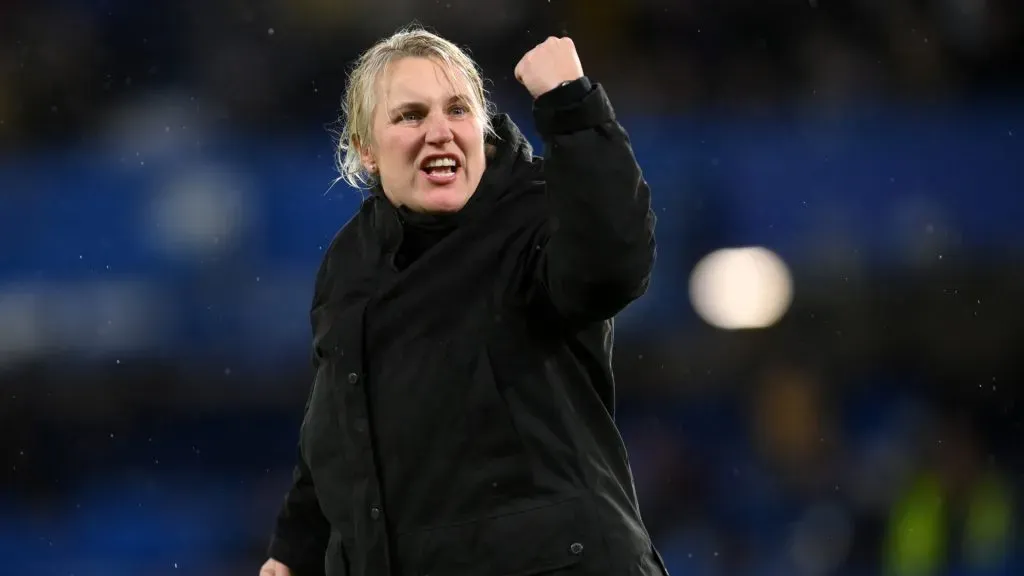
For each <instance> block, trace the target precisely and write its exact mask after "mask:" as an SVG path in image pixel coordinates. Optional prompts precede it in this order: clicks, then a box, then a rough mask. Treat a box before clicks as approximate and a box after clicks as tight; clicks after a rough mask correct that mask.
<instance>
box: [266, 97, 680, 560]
mask: <svg viewBox="0 0 1024 576" xmlns="http://www.w3.org/2000/svg"><path fill="white" fill-rule="evenodd" d="M534 121H535V123H536V127H537V130H538V132H539V134H540V135H541V136H542V138H543V140H544V148H545V150H544V158H543V159H541V158H539V157H535V156H533V151H532V150H531V148H530V145H529V143H528V142H527V141H526V139H525V138H524V137H523V136H522V134H521V133H520V131H519V129H518V128H517V127H516V126H515V125H514V124H513V123H512V121H511V120H510V119H509V118H508V117H507V116H505V115H497V116H495V117H494V118H493V124H494V128H495V131H496V133H497V137H489V138H488V140H487V144H488V146H487V147H488V164H487V169H486V170H485V172H484V175H483V177H482V180H481V182H480V185H479V187H478V188H477V190H476V192H475V193H474V195H473V196H472V197H471V198H470V200H469V202H468V203H467V204H466V206H465V207H464V208H463V209H462V210H461V211H459V212H458V213H455V214H449V215H443V216H437V215H434V216H431V215H424V214H414V213H411V212H409V211H407V210H404V209H400V208H395V207H394V206H393V205H392V204H391V203H390V202H389V201H388V200H387V199H386V198H385V197H384V196H383V194H381V193H380V191H379V190H378V191H376V193H375V194H373V195H372V196H371V197H369V198H367V200H366V201H364V202H363V204H362V206H361V207H360V210H359V212H358V213H357V214H356V215H355V216H354V217H353V218H352V219H351V220H350V221H349V222H348V223H347V224H346V225H345V226H344V227H343V228H342V229H341V231H340V232H339V233H338V234H337V235H336V237H335V239H334V240H333V242H332V244H331V246H330V247H329V249H328V250H327V253H326V255H325V257H324V259H323V263H322V265H321V267H320V270H319V272H318V274H317V278H316V286H315V295H314V301H313V306H312V311H311V321H312V326H313V337H314V338H313V357H314V365H315V367H316V376H315V379H314V383H313V386H312V390H311V392H310V395H309V400H308V402H307V405H306V410H305V414H304V418H303V421H302V426H301V433H300V442H299V447H300V450H299V456H300V457H299V463H298V465H297V467H296V469H295V474H294V484H293V486H292V487H291V489H290V491H289V492H288V494H287V497H286V498H285V502H284V504H283V506H282V508H281V512H280V514H279V516H278V519H277V523H276V527H275V531H274V534H273V538H272V539H271V544H270V550H269V553H270V556H271V557H273V558H275V559H277V560H278V561H281V562H283V563H284V564H286V565H288V566H289V567H290V568H291V569H292V571H293V572H294V573H295V574H297V576H305V575H307V574H309V575H313V574H327V575H328V576H345V575H357V576H391V575H394V576H406V575H409V576H412V575H428V574H429V575H435V576H456V575H457V576H473V575H480V576H485V575H486V576H512V575H517V576H525V575H532V574H556V573H557V574H562V573H564V574H581V575H588V574H593V575H597V574H615V575H643V576H653V575H656V574H664V567H663V564H662V562H661V559H660V557H659V556H658V553H657V552H656V551H655V549H654V547H653V546H652V544H651V541H650V538H649V536H648V534H647V531H646V530H645V528H644V525H643V522H642V520H641V517H640V513H639V511H638V505H637V501H636V495H635V493H634V488H633V479H632V475H631V472H630V468H629V463H628V459H627V456H626V450H625V447H624V445H623V442H622V439H621V437H620V435H619V432H618V430H617V428H616V426H615V422H614V414H615V383H614V378H613V374H612V368H611V353H612V339H613V324H612V318H613V317H614V316H615V315H616V314H617V313H618V312H619V311H621V310H622V309H623V308H624V307H626V306H627V305H628V304H629V303H630V302H632V301H633V300H635V299H636V298H638V297H639V296H641V295H642V294H643V293H644V292H645V290H646V288H647V284H648V279H649V277H650V273H651V269H652V267H653V264H654V258H655V241H654V215H653V213H652V212H651V207H650V192H649V189H648V186H647V184H646V182H645V181H644V179H643V177H642V174H641V171H640V168H639V167H638V166H637V163H636V160H635V158H634V156H633V153H632V150H631V147H630V145H629V141H628V138H627V135H626V133H625V131H624V130H623V128H622V127H621V126H620V125H619V124H618V122H617V121H616V120H615V116H614V113H613V110H612V107H611V104H610V103H609V101H608V98H607V96H606V94H605V92H604V90H603V88H601V86H600V85H597V84H591V82H590V81H589V80H588V79H587V78H581V79H580V80H577V81H575V82H572V83H569V84H566V85H563V86H561V87H559V88H557V89H555V90H553V91H552V92H549V93H548V94H545V95H543V96H541V97H540V98H539V99H538V100H537V101H536V102H535V103H534Z"/></svg>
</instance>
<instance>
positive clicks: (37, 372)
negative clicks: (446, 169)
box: [0, 0, 1024, 576]
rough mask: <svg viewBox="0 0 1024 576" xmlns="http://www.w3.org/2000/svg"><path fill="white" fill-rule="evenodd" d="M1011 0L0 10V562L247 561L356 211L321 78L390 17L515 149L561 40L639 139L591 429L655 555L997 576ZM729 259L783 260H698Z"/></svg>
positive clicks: (1005, 356) (61, 0)
mask: <svg viewBox="0 0 1024 576" xmlns="http://www.w3.org/2000/svg"><path fill="white" fill-rule="evenodd" d="M1022 13H1024V4H1022V3H1020V2H1019V1H1017V0H934V1H903V0H850V1H839V0H813V1H811V2H809V3H808V2H798V1H795V0H794V1H788V0H552V1H550V2H549V1H543V0H541V1H538V0H451V1H434V2H430V1H414V0H347V1H344V2H343V1H341V0H289V1H287V2H286V1H285V0H252V1H241V0H223V1H218V2H212V1H211V2H198V1H170V0H150V1H145V2H139V1H134V2H129V1H127V0H107V1H100V0H96V1H86V0H36V1H33V2H29V1H23V0H6V1H5V2H3V3H2V4H0V454H2V458H3V460H2V463H3V468H2V472H0V573H2V574H12V575H14V574H17V575H37V574H38V575H51V574H52V575H68V574H75V575H77V576H89V575H103V576H113V575H122V574H123V575H147V576H148V575H152V576H162V575H170V574H190V575H207V574H209V575H229V574H231V575H233V574H238V575H250V576H255V574H256V572H257V570H258V567H259V565H260V564H261V563H262V561H263V559H264V557H263V550H264V547H265V545H266V542H267V538H268V535H269V532H270V530H271V526H272V520H273V516H274V514H275V512H276V510H277V506H278V504H279V502H280V501H281V498H282V496H283V494H284V491H285V490H286V488H287V486H288V482H289V474H290V470H291V466H292V463H293V459H294V455H295V442H296V439H297V433H298V423H299V419H300V416H301V409H302V404H303V401H304V400H305V397H306V394H307V389H308V386H309V384H310V373H309V364H308V350H309V327H308V315H307V314H308V306H309V302H310V298H311V290H312V281H313V275H314V272H315V269H316V266H317V265H318V263H319V259H320V257H321V254H322V251H323V249H324V247H325V245H326V243H327V242H328V241H329V240H330V238H331V236H332V235H333V234H334V232H335V231H336V230H337V228H338V227H340V226H341V225H342V224H343V223H344V222H345V221H346V220H347V219H348V218H349V217H350V215H351V214H352V213H353V211H354V210H355V209H356V206H357V205H358V202H359V200H360V195H359V193H358V192H356V191H354V190H351V189H348V188H346V187H344V186H342V185H338V186H334V187H333V188H332V187H331V182H332V179H333V177H334V176H335V175H336V174H335V173H334V171H333V168H332V146H333V142H332V135H331V132H330V130H331V128H332V126H334V123H335V121H336V119H337V116H336V115H337V110H338V106H339V102H340V94H341V91H342V89H343V85H344V80H345V71H346V69H347V67H348V66H349V64H350V63H351V61H352V59H353V58H354V57H355V56H356V55H357V54H358V52H359V51H360V50H363V49H365V48H366V47H368V46H369V45H370V43H372V42H373V41H374V40H376V39H377V38H379V37H381V36H383V35H386V34H388V33H390V32H391V31H393V30H394V29H396V28H398V27H400V26H402V25H404V24H407V23H408V22H410V21H411V20H413V19H418V20H419V21H421V22H422V23H424V24H427V25H429V26H432V27H434V28H435V29H436V30H438V31H439V32H441V33H442V34H445V35H448V36H449V37H451V38H452V39H454V40H456V41H458V42H460V43H462V44H465V45H468V46H469V47H470V48H471V49H472V52H473V55H474V56H475V57H476V58H477V59H478V60H479V62H480V63H481V65H482V66H483V68H484V71H485V73H486V75H487V76H488V77H489V78H490V80H491V82H490V83H489V84H488V88H489V89H490V90H491V93H492V96H493V97H494V99H495V100H496V102H497V103H498V104H499V106H500V107H501V108H502V109H504V110H506V111H508V112H509V113H511V114H512V116H513V118H515V119H516V120H517V121H518V122H519V123H520V124H521V125H522V126H523V128H524V129H525V130H526V132H527V133H528V134H529V135H530V137H531V139H533V141H534V142H537V140H536V138H535V136H534V135H533V131H532V126H531V125H530V117H529V98H528V96H527V94H526V92H525V90H524V89H523V88H521V87H520V86H518V85H516V84H515V83H514V79H513V78H511V76H512V74H511V73H512V70H513V68H514V66H515V64H516V62H517V61H518V58H519V57H520V56H521V55H522V54H523V53H524V52H525V51H526V50H527V49H529V48H530V47H532V46H533V45H534V44H536V43H537V42H540V41H541V40H543V39H544V38H545V37H546V36H548V35H549V34H560V33H565V32H567V33H568V34H570V35H571V36H572V37H573V38H574V40H575V41H576V45H577V47H578V49H579V51H580V54H581V59H582V61H583V64H584V69H585V71H586V72H587V73H588V74H589V75H590V76H592V77H593V78H594V79H595V80H597V81H599V82H602V83H603V84H604V85H605V87H606V88H607V91H608V93H609V95H610V97H611V99H612V101H613V102H614V103H615V105H616V107H617V111H618V113H619V116H620V117H621V120H622V121H623V123H624V124H625V125H626V127H627V128H628V129H629V131H630V133H631V136H632V139H633V143H634V146H635V150H636V153H637V155H638V157H639V159H640V162H641V164H642V166H643V168H644V170H645V173H646V176H647V178H648V180H649V181H650V184H651V186H652V188H653V191H654V195H655V204H656V209H657V213H658V216H659V218H660V220H659V228H658V234H659V241H660V253H659V256H660V258H659V262H658V266H657V272H656V277H655V279H654V282H653V284H652V287H651V290H650V293H649V295H648V296H647V297H646V298H644V299H643V300H641V301H640V302H638V303H637V304H635V305H634V306H632V307H631V308H630V309H629V310H628V311H627V312H626V313H625V314H624V315H623V316H622V317H621V319H620V322H619V324H618V340H617V343H618V348H617V352H616V363H617V370H618V377H619V379H618V385H619V387H618V392H619V401H620V410H619V413H618V415H617V418H618V421H619V422H620V424H621V427H622V431H623V434H624V436H625V437H626V440H627V442H628V444H629V446H630V450H631V457H632V462H633V466H634V472H635V474H636V483H637V490H638V493H639V495H640V500H641V504H642V508H643V512H644V515H645V519H646V520H647V523H648V525H649V528H650V530H651V533H652V536H653V537H654V538H655V540H656V542H657V543H658V545H659V547H660V549H661V550H662V551H663V553H664V556H665V559H666V562H667V563H668V565H669V567H670V570H671V572H672V574H673V576H690V575H693V576H705V575H706V576H718V575H734V574H735V575H748V574H749V575H758V576H760V575H764V576H774V575H797V576H825V575H830V574H838V575H855V576H861V575H863V576H870V575H875V574H879V575H881V574H890V575H893V576H932V575H939V574H963V575H971V576H973V575H989V574H1000V575H1003V574H1021V573H1024V565H1022V564H1021V561H1022V560H1024V557H1022V554H1021V552H1022V551H1024V546H1022V540H1021V533H1020V521H1021V519H1022V515H1021V513H1020V512H1021V503H1020V501H1021V488H1022V482H1021V480H1022V476H1021V464H1022V462H1021V455H1022V453H1024V452H1022V451H1021V449H1020V448H1018V447H1017V445H1016V444H1017V443H1018V441H1019V440H1020V438H1021V435H1022V426H1021V421H1022V409H1021V406H1020V395H1021V392H1020V386H1019V383H1020V380H1021V376H1022V368H1024V364H1022V361H1021V360H1020V358H1019V356H1018V353H1019V351H1020V349H1021V343H1022V339H1021V337H1022V336H1024V314H1022V313H1021V311H1022V306H1021V297H1022V296H1024V267H1022V264H1024V250H1022V249H1024V227H1022V226H1021V224H1022V222H1024V203H1022V201H1021V196H1022V194H1021V192H1022V190H1021V176H1022V169H1021V167H1020V165H1021V164H1020V163H1021V160H1022V159H1024V146H1022V144H1021V142H1022V139H1024V100H1022V98H1021V96H1022V95H1024V90H1022V89H1024V74H1022V72H1024V56H1022V54H1024V53H1022V47H1024V34H1022V30H1024V16H1022ZM747 246H762V247H764V248H767V249H768V250H771V253H773V254H775V255H777V256H778V258H779V259H780V260H781V262H784V265H785V267H786V270H787V271H788V272H783V273H774V272H772V270H773V269H772V268H770V265H771V263H772V262H773V260H771V259H767V258H766V257H764V256H763V253H762V252H750V251H747V252H728V253H726V255H727V256H729V255H731V259H729V262H731V263H732V264H731V265H726V266H725V268H712V269H710V271H708V270H709V269H708V268H705V267H698V266H697V265H698V262H699V261H701V259H702V258H704V257H705V256H707V255H708V254H710V253H712V252H714V251H716V250H719V249H722V248H738V247H747ZM759 254H761V256H759ZM744 263H745V264H744ZM727 264H728V262H727ZM695 270H697V271H698V273H695ZM780 274H781V276H779V275H780ZM787 274H788V276H787ZM691 275H693V278H694V279H695V280H694V284H693V285H694V286H696V287H697V288H700V287H701V286H709V289H708V291H709V292H710V294H711V296H712V297H713V298H717V300H715V301H714V302H717V304H714V302H712V304H714V306H718V307H717V308H707V306H711V305H712V304H708V303H707V302H706V301H704V304H701V297H700V294H703V292H701V291H700V290H696V291H694V290H691ZM776 277H781V278H783V281H782V283H781V284H780V283H779V282H774V283H773V282H772V281H771V280H772V278H776ZM786 278H788V279H789V281H790V284H789V286H791V288H792V292H791V296H792V298H791V300H790V299H788V298H787V292H786V291H785V287H786V283H785V279H786ZM707 279H710V280H709V282H710V284H706V283H703V280H707ZM698 280H700V281H698ZM780 286H781V288H780ZM779 290H781V292H779ZM694 302H696V305H695V304H694ZM787 302H788V303H789V304H788V307H787V306H786V303H787ZM773 305H775V310H774V313H771V311H770V310H769V312H765V313H764V314H761V315H760V316H757V314H754V316H751V315H750V314H749V313H753V312H757V310H761V311H762V312H764V310H768V309H769V308H771V307H772V306H773ZM702 306H704V307H702ZM697 310H702V311H704V310H711V312H705V315H706V317H707V318H708V319H709V320H708V321H705V320H704V319H703V318H702V316H701V315H699V314H698V313H697V312H696V311H697ZM715 310H718V313H717V315H716V313H715V312H714V311H715ZM744 310H746V311H747V312H748V314H747V315H745V316H738V317H736V316H734V315H735V314H737V313H739V312H743V311H744ZM781 311H784V312H785V314H784V315H783V316H782V317H781V319H778V320H777V321H776V316H778V314H779V313H780V312H781ZM722 314H729V315H733V316H731V317H733V319H734V320H735V319H736V318H739V319H740V321H741V322H743V321H744V320H743V318H746V321H749V322H747V324H744V325H746V326H753V325H754V324H757V325H761V326H764V325H767V326H765V327H762V328H757V329H743V330H731V329H724V328H716V327H713V326H712V325H711V324H713V323H716V322H717V323H719V324H721V322H722V318H723V316H722ZM755 317H756V318H757V321H756V322H754V321H751V318H755ZM732 326H734V327H735V326H737V325H736V324H733V325H732ZM438 417H439V418H443V417H444V415H443V414H439V415H438Z"/></svg>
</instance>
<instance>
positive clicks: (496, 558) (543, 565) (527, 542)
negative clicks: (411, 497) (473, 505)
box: [397, 497, 601, 576]
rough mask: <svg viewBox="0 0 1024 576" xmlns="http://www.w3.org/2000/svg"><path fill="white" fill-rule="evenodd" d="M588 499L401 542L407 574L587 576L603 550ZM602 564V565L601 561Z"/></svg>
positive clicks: (442, 529) (435, 531)
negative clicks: (567, 575) (555, 574)
mask: <svg viewBox="0 0 1024 576" xmlns="http://www.w3.org/2000/svg"><path fill="white" fill-rule="evenodd" d="M593 526H594V523H593V522H591V521H589V520H588V517H587V507H586V503H585V500H584V499H583V498H581V497H574V498H571V499H567V500H562V501H560V502H556V503H553V504H552V503H548V504H542V505H538V506H534V507H531V508H526V509H521V510H518V511H516V512H512V513H508V514H503V515H500V516H492V517H488V518H482V519H480V520H473V521H470V522H464V523H460V524H456V525H449V526H443V527H437V528H428V529H424V530H418V531H415V532H411V533H408V534H404V535H401V536H399V537H398V539H397V548H398V550H397V552H398V556H399V558H400V565H401V574H402V576H414V575H415V576H427V575H429V576H538V575H541V574H549V573H552V572H556V571H557V572H558V573H559V574H561V573H571V574H585V573H587V571H584V565H591V566H593V565H594V564H595V555H597V554H599V553H600V551H601V543H600V537H599V535H595V530H594V528H593ZM598 563H599V561H598Z"/></svg>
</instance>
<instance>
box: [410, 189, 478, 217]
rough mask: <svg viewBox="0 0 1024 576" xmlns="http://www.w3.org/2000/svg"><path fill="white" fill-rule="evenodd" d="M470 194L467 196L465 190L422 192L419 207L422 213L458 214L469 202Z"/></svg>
mask: <svg viewBox="0 0 1024 576" xmlns="http://www.w3.org/2000/svg"><path fill="white" fill-rule="evenodd" d="M470 196H472V194H467V193H466V191H465V189H463V188H462V187H459V188H458V189H451V190H447V189H441V190H430V191H427V192H424V194H423V196H422V201H421V202H420V206H422V207H423V211H424V212H439V213H443V212H458V211H459V210H462V208H463V207H464V206H465V205H466V203H467V202H468V201H469V197H470Z"/></svg>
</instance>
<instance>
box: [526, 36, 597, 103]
mask: <svg viewBox="0 0 1024 576" xmlns="http://www.w3.org/2000/svg"><path fill="white" fill-rule="evenodd" d="M582 76H583V65H582V64H580V57H579V55H578V54H576V45H575V44H573V42H572V40H571V39H569V38H555V37H553V36H552V37H550V38H548V39H547V40H545V41H543V42H541V43H540V44H538V45H537V46H535V47H534V48H533V50H530V51H529V52H527V53H526V56H523V59H522V60H520V61H519V64H516V80H518V81H519V82H520V83H521V84H522V85H523V86H526V89H527V90H529V91H530V95H531V96H533V98H534V99H537V97H539V96H540V95H541V94H544V93H545V92H549V91H551V90H554V89H555V88H557V87H558V86H559V85H560V84H562V83H563V82H571V81H573V80H578V79H579V78H581V77H582Z"/></svg>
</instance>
